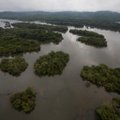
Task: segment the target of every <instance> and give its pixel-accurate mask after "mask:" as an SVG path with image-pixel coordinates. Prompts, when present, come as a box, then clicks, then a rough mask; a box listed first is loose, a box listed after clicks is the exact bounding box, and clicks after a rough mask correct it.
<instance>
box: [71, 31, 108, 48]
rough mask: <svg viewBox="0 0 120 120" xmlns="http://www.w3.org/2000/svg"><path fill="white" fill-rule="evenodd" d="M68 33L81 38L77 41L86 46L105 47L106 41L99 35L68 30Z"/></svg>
mask: <svg viewBox="0 0 120 120" xmlns="http://www.w3.org/2000/svg"><path fill="white" fill-rule="evenodd" d="M70 32H71V33H73V34H75V35H79V36H82V37H79V38H78V41H80V42H82V43H85V44H86V45H92V46H95V47H107V41H106V39H105V38H104V36H103V35H101V34H98V33H96V32H92V31H87V30H70Z"/></svg>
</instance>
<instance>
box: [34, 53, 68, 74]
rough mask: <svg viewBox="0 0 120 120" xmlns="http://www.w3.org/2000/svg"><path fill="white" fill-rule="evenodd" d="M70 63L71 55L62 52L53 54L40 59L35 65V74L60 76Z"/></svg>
mask: <svg viewBox="0 0 120 120" xmlns="http://www.w3.org/2000/svg"><path fill="white" fill-rule="evenodd" d="M68 61H69V55H68V54H66V53H63V52H62V51H58V52H53V51H52V52H51V53H49V54H48V55H44V56H42V57H40V58H39V59H38V60H37V61H36V63H35V64H34V69H35V73H36V74H37V75H39V76H46V75H47V76H54V75H60V74H62V72H63V69H64V68H65V66H66V64H67V63H68Z"/></svg>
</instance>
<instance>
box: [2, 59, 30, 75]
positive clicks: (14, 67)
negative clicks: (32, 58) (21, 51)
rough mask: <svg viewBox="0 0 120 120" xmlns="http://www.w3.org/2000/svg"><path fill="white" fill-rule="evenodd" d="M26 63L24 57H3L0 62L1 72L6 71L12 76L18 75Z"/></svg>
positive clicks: (23, 69)
mask: <svg viewBox="0 0 120 120" xmlns="http://www.w3.org/2000/svg"><path fill="white" fill-rule="evenodd" d="M27 66H28V64H27V63H26V61H25V59H24V58H21V57H15V58H4V59H2V61H1V63H0V69H1V71H3V72H8V73H9V74H11V75H13V76H19V75H20V74H21V73H22V72H24V71H25V69H26V68H27Z"/></svg>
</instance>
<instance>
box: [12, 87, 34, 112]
mask: <svg viewBox="0 0 120 120" xmlns="http://www.w3.org/2000/svg"><path fill="white" fill-rule="evenodd" d="M35 101H36V92H35V91H34V90H33V89H32V88H27V89H26V90H25V91H23V92H19V93H16V94H14V95H12V96H11V97H10V102H11V104H12V107H13V108H14V109H16V110H18V111H24V112H25V113H30V112H31V111H32V110H34V108H35V105H36V104H35Z"/></svg>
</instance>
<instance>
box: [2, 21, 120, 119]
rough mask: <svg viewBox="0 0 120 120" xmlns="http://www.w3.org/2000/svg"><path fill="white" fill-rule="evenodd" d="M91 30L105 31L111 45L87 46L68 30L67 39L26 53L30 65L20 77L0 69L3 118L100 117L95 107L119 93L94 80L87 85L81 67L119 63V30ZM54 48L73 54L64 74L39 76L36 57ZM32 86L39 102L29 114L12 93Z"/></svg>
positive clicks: (104, 33)
mask: <svg viewBox="0 0 120 120" xmlns="http://www.w3.org/2000/svg"><path fill="white" fill-rule="evenodd" d="M0 24H1V23H0ZM73 28H74V27H69V29H73ZM83 29H86V28H83ZM89 30H92V31H95V32H98V33H101V34H103V35H105V38H106V39H107V42H108V47H107V48H100V49H98V48H95V47H91V46H87V45H85V44H83V43H80V42H78V41H76V39H77V38H78V36H76V35H73V34H71V33H69V30H68V31H67V32H66V33H65V34H63V37H64V39H63V40H62V42H61V43H60V44H58V45H55V44H52V43H50V44H46V45H41V51H40V52H38V53H35V52H33V53H27V54H24V58H25V59H26V61H27V62H28V63H29V66H28V68H27V69H26V71H25V72H23V73H22V74H21V76H20V77H13V76H11V75H9V74H7V73H3V72H1V71H0V120H10V119H11V120H97V117H96V115H95V111H94V110H95V108H96V107H98V106H100V105H101V104H103V103H107V102H109V101H110V100H111V99H112V97H114V96H116V95H115V94H112V93H111V94H110V93H108V92H106V91H105V90H104V88H97V87H96V86H95V85H92V84H91V86H90V87H88V88H87V87H86V85H85V84H86V82H85V81H83V80H82V79H81V77H80V70H81V69H82V67H83V66H84V65H98V64H100V63H104V64H107V65H109V66H110V67H120V33H119V32H112V31H106V30H100V29H91V28H89ZM51 51H63V52H65V53H68V54H69V55H70V61H69V63H68V64H67V66H66V67H65V69H64V71H63V74H62V75H60V76H54V77H38V76H36V75H35V74H34V70H33V65H34V63H35V61H36V60H37V59H38V58H39V57H40V56H42V55H45V54H48V53H49V52H51ZM29 86H31V87H33V88H35V90H36V91H37V102H36V107H35V110H34V111H33V112H32V113H31V114H27V115H26V114H25V113H23V112H18V111H16V110H14V109H13V108H12V107H11V105H10V102H9V97H10V94H13V93H16V92H19V91H22V90H24V89H26V88H27V87H29Z"/></svg>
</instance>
